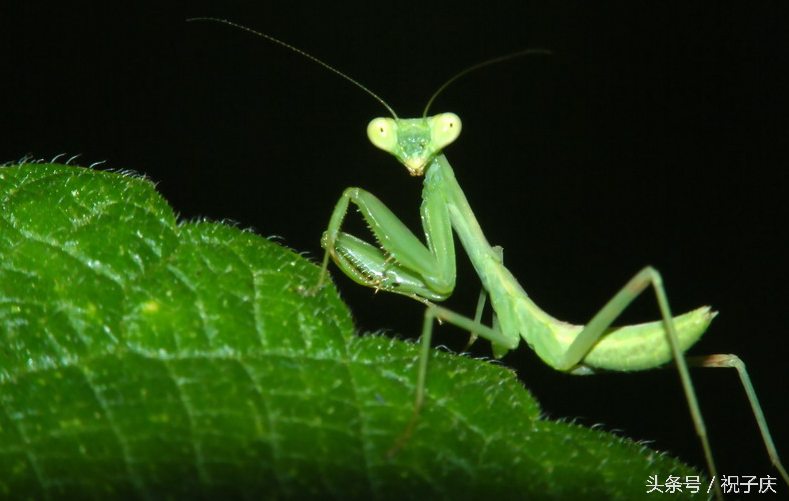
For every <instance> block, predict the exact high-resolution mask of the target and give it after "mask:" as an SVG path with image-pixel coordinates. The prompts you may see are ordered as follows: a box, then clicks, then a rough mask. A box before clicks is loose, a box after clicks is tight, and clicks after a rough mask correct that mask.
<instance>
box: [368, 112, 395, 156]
mask: <svg viewBox="0 0 789 501" xmlns="http://www.w3.org/2000/svg"><path fill="white" fill-rule="evenodd" d="M367 137H368V138H370V142H371V143H373V145H374V146H375V147H376V148H380V149H382V150H384V151H386V152H389V153H393V152H394V149H395V145H396V144H397V130H396V124H395V121H394V120H393V119H391V118H375V119H373V121H371V122H370V124H369V125H368V126H367Z"/></svg>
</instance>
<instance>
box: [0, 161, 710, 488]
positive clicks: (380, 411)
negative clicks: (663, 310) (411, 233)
mask: <svg viewBox="0 0 789 501" xmlns="http://www.w3.org/2000/svg"><path fill="white" fill-rule="evenodd" d="M0 203H2V211H1V212H0V498H2V499H31V500H32V499H45V500H59V499H96V500H99V499H101V500H110V499H189V500H198V499H250V500H253V499H254V500H261V499H267V500H268V499H312V498H314V499H342V500H353V499H363V500H366V499H397V500H400V499H431V500H439V499H447V500H450V499H451V500H453V501H454V500H459V499H479V498H481V497H483V496H484V497H486V498H496V499H540V500H548V499H606V500H609V499H623V500H633V499H638V498H644V497H647V494H646V492H647V488H646V484H647V481H648V478H649V476H653V475H657V476H658V479H659V481H660V482H661V483H663V482H665V480H666V479H667V478H668V477H669V476H670V475H672V476H676V477H680V481H683V480H684V479H685V478H684V477H685V476H687V475H698V472H695V471H693V470H691V469H690V468H688V467H686V466H684V465H682V464H681V463H679V462H677V461H676V460H674V459H672V458H669V457H667V456H665V455H663V454H660V453H657V452H654V451H652V450H650V449H648V448H646V447H644V446H642V445H639V444H636V443H633V442H630V441H628V440H625V439H622V438H620V437H617V436H614V435H611V434H607V433H604V432H602V431H599V430H591V429H586V428H583V427H580V426H576V425H573V424H570V423H564V422H551V421H547V420H541V419H539V416H540V410H539V408H538V406H537V404H536V402H535V401H534V399H533V398H532V397H531V396H530V395H529V394H528V393H527V392H526V390H524V388H523V387H522V386H521V385H520V384H519V382H518V381H517V379H516V378H515V375H514V374H513V373H512V372H511V371H509V370H507V369H506V368H505V367H503V366H501V365H494V364H491V363H488V362H485V361H480V360H471V359H468V358H464V357H460V356H454V355H450V354H446V353H442V352H438V351H434V352H433V353H432V354H431V361H430V372H429V375H428V388H427V400H426V405H425V409H424V412H423V414H422V417H421V418H420V420H419V422H418V425H417V427H416V431H415V433H414V435H413V437H412V438H411V439H410V440H409V441H408V442H407V444H406V445H405V447H404V448H403V449H402V450H401V451H400V452H399V453H398V454H396V455H395V456H394V457H393V458H389V457H387V454H386V452H387V451H388V450H389V449H390V448H391V447H392V446H393V444H394V443H395V442H396V440H397V438H398V437H399V436H400V435H401V433H402V432H403V430H404V429H405V426H406V423H407V422H408V420H409V418H410V416H411V411H412V405H413V402H412V400H413V396H414V380H415V374H416V370H415V369H416V361H417V358H418V351H419V350H418V346H416V345H414V344H411V343H406V342H401V341H397V340H392V339H389V338H387V337H382V336H374V335H362V336H357V335H356V334H355V333H354V329H353V321H352V319H351V318H350V316H349V313H348V310H347V308H346V307H345V305H344V304H343V303H342V302H341V301H340V299H339V297H338V295H337V292H336V291H335V290H334V288H333V287H326V288H324V289H323V290H322V291H320V292H319V293H317V294H314V295H309V294H307V293H306V291H308V290H309V289H310V288H311V287H312V286H314V284H315V283H316V282H317V279H318V273H319V270H318V268H317V267H316V266H315V265H314V264H312V263H310V262H308V261H307V260H305V259H303V258H302V257H301V256H299V255H298V254H297V253H295V252H293V251H291V250H288V249H286V248H283V247H281V246H279V245H277V244H275V243H272V242H270V241H267V240H265V239H263V238H260V237H259V236H257V235H255V234H252V233H250V232H245V231H240V230H238V229H236V228H232V227H229V226H227V225H223V224H218V223H211V222H182V223H177V222H176V218H175V216H174V214H173V210H172V209H171V208H170V207H169V206H168V205H167V203H166V202H165V201H164V200H163V199H162V198H161V197H160V196H159V195H158V194H157V193H156V191H155V189H154V187H153V185H152V184H151V183H150V182H149V181H147V180H145V179H142V178H139V177H133V176H129V175H122V174H117V173H108V172H99V171H93V170H88V169H82V168H77V167H72V166H65V165H54V164H26V165H18V166H6V167H4V168H2V169H0ZM705 487H706V486H704V485H702V492H704V490H706V488H705ZM682 495H683V494H673V495H672V499H678V498H681V497H682ZM684 495H687V493H685V494H684ZM652 496H654V494H653V495H652ZM695 498H696V497H694V499H695Z"/></svg>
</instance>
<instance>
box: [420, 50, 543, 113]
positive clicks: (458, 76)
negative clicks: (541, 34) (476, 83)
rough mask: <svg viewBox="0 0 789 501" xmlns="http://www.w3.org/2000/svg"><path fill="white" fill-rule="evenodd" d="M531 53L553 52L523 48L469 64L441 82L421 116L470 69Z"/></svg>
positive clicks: (474, 69) (473, 69)
mask: <svg viewBox="0 0 789 501" xmlns="http://www.w3.org/2000/svg"><path fill="white" fill-rule="evenodd" d="M533 54H543V55H546V56H552V55H553V52H551V51H549V50H547V49H524V50H521V51H518V52H513V53H512V54H507V55H506V56H499V57H494V58H493V59H488V60H487V61H482V62H481V63H477V64H475V65H474V66H469V67H468V68H466V69H465V70H463V71H461V72H460V73H458V74H456V75H455V76H453V77H452V78H450V79H449V80H447V81H446V82H444V83H443V84H441V87H439V88H438V90H437V91H435V92H434V93H433V95H432V96H430V99H428V101H427V104H426V105H425V111H423V112H422V118H427V112H428V110H429V109H430V105H432V104H433V101H435V100H436V98H437V97H438V95H439V94H441V92H443V91H444V89H446V88H447V87H449V85H450V84H452V83H454V82H455V80H457V79H458V78H460V77H462V76H465V75H468V74H469V73H471V72H472V71H477V70H478V69H480V68H484V67H485V66H489V65H491V64H496V63H503V62H506V61H509V60H510V59H515V58H517V57H521V56H530V55H533Z"/></svg>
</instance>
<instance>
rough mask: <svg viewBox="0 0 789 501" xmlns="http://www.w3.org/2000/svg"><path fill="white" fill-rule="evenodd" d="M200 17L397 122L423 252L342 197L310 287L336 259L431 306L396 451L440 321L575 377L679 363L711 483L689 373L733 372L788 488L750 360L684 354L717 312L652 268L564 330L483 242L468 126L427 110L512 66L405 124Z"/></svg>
mask: <svg viewBox="0 0 789 501" xmlns="http://www.w3.org/2000/svg"><path fill="white" fill-rule="evenodd" d="M193 20H207V21H215V22H220V23H224V24H227V25H230V26H233V27H236V28H239V29H243V30H245V31H248V32H250V33H253V34H255V35H258V36H261V37H263V38H266V39H268V40H270V41H272V42H274V43H277V44H279V45H281V46H283V47H285V48H288V49H289V50H292V51H294V52H296V53H299V54H301V55H302V56H304V57H307V58H308V59H310V60H312V61H314V62H316V63H318V64H320V65H321V66H323V67H325V68H327V69H328V70H330V71H332V72H334V73H335V74H337V75H339V76H341V77H343V78H345V79H346V80H348V81H350V82H351V83H353V84H354V85H356V86H358V87H360V88H361V89H362V90H364V91H365V92H367V93H368V94H370V95H371V96H372V97H373V98H375V99H376V100H378V101H379V102H380V103H381V104H383V106H384V107H385V108H386V109H387V110H388V111H389V113H390V114H391V118H376V119H374V120H373V121H371V122H370V123H369V125H368V128H367V134H368V138H369V139H370V141H371V142H372V144H373V145H374V146H376V147H377V148H379V149H381V150H383V151H385V152H387V153H390V154H392V155H393V156H395V158H396V159H397V160H398V161H399V162H400V163H401V164H402V165H403V166H404V167H405V168H406V170H407V172H408V173H409V174H410V175H411V176H414V177H422V178H424V185H423V192H422V204H421V208H420V214H421V220H422V229H423V232H424V237H425V243H423V242H422V240H420V238H419V237H418V236H417V235H415V234H414V233H413V232H412V231H411V230H409V229H408V228H407V227H406V226H405V225H404V224H403V223H402V222H401V221H400V219H399V218H398V217H397V216H396V215H395V214H394V213H393V212H391V211H390V210H389V209H388V208H387V207H386V206H385V205H384V204H383V203H382V202H381V201H380V200H379V199H378V198H376V197H375V196H374V195H372V194H371V193H369V192H367V191H365V190H363V189H361V188H347V189H346V190H345V191H344V192H343V194H342V196H341V198H340V200H339V202H338V203H337V204H336V206H335V208H334V211H333V212H332V215H331V218H330V222H329V225H328V229H327V230H326V232H325V233H324V234H323V238H322V240H321V245H322V247H323V248H324V249H325V253H324V258H323V261H322V266H321V275H320V279H319V281H318V283H317V285H316V287H315V291H317V290H320V289H321V288H322V287H323V285H324V284H325V283H326V281H327V276H328V267H329V261H333V262H334V263H335V264H336V265H337V266H338V267H339V268H340V270H341V271H342V272H343V273H345V274H346V275H347V276H349V277H350V278H351V279H353V280H354V281H355V282H357V283H359V284H361V285H364V286H367V287H371V288H373V289H375V290H376V291H383V292H391V293H396V294H401V295H404V296H407V297H410V298H411V299H414V300H416V301H419V302H421V303H423V304H424V305H425V306H426V310H425V315H424V323H423V328H422V336H421V348H420V358H419V362H418V364H417V374H416V391H415V397H414V409H413V414H412V417H411V420H410V421H409V423H408V425H407V427H406V429H405V432H404V433H403V434H402V435H401V436H400V438H399V439H398V440H397V442H396V444H395V445H394V446H393V448H392V449H391V450H390V454H395V453H396V452H397V451H398V450H399V449H400V448H402V447H404V446H405V445H406V444H407V441H408V439H409V437H410V436H411V434H413V433H414V430H415V425H416V423H417V421H418V419H419V415H420V412H421V409H422V407H423V406H424V405H425V390H426V387H427V384H428V381H427V374H428V361H429V357H430V348H431V337H432V332H433V326H434V323H435V322H436V321H443V322H447V323H450V324H454V325H457V326H459V327H461V328H463V329H465V330H467V331H469V332H470V333H471V342H473V341H474V340H475V339H477V338H478V337H482V338H485V339H487V340H488V341H489V342H491V344H492V348H493V353H494V356H495V357H496V358H501V357H503V356H504V355H506V354H507V352H509V351H510V350H514V349H516V348H517V347H518V346H519V345H520V342H521V341H524V342H526V344H527V345H528V346H529V347H530V348H531V349H532V350H533V351H535V353H536V354H537V355H538V356H539V357H540V358H541V359H542V360H543V361H544V362H545V363H546V364H547V365H549V366H550V367H552V368H554V369H556V370H558V371H562V372H567V373H570V374H576V375H588V374H595V373H598V372H604V371H640V370H648V369H653V368H660V367H662V366H664V365H666V364H669V363H671V362H672V361H673V362H674V363H675V365H676V367H677V370H678V372H679V375H680V379H681V381H682V386H683V390H684V393H685V397H686V400H687V402H688V407H689V410H690V413H691V416H692V419H693V423H694V427H695V429H696V433H697V435H698V436H699V440H700V442H701V445H702V449H703V451H704V455H705V459H706V462H707V467H708V471H709V474H710V476H711V477H712V478H713V479H717V478H719V477H718V473H717V468H716V465H715V461H714V459H713V455H712V451H711V448H710V443H709V438H708V436H707V432H706V428H705V424H704V419H703V417H702V414H701V411H700V409H699V405H698V400H697V397H696V393H695V389H694V386H693V383H692V380H691V376H690V372H689V369H688V367H689V366H693V367H729V368H734V369H736V370H737V372H738V375H739V377H740V380H741V383H742V385H743V388H744V390H745V393H746V395H747V397H748V400H749V402H750V405H751V408H752V411H753V413H754V416H755V418H756V421H757V423H758V425H759V428H760V431H761V434H762V438H763V441H764V444H765V447H766V449H767V452H768V454H769V456H770V459H771V461H772V463H773V464H774V466H775V468H776V469H777V470H778V471H779V473H780V476H781V477H782V478H783V480H784V481H785V482H786V483H787V484H789V475H788V474H787V472H786V469H785V468H784V466H783V464H782V463H781V461H780V459H779V456H778V452H777V450H776V448H775V445H774V443H773V440H772V437H771V434H770V431H769V428H768V426H767V423H766V420H765V418H764V414H763V412H762V410H761V406H760V404H759V401H758V398H757V395H756V392H755V390H754V388H753V385H752V383H751V381H750V378H749V376H748V373H747V370H746V369H745V365H744V364H743V362H742V361H741V360H740V359H739V358H738V357H737V356H735V355H708V356H694V357H686V356H685V354H684V353H685V351H687V350H688V349H689V348H690V347H691V346H692V345H693V344H695V343H696V342H697V341H698V340H699V338H700V337H701V336H702V335H703V333H704V332H705V331H706V330H707V328H708V327H709V325H710V323H711V321H712V320H713V318H714V317H715V315H716V312H714V311H712V310H711V308H709V307H706V306H705V307H701V308H697V309H696V310H693V311H690V312H687V313H684V314H682V315H678V316H674V315H673V314H672V312H671V308H670V306H669V302H668V298H667V295H666V292H665V289H664V286H663V278H662V276H661V275H660V273H659V272H658V271H657V270H656V269H654V268H652V267H649V266H647V267H645V268H643V269H642V270H640V271H639V272H638V273H636V274H635V275H634V276H633V277H632V278H631V279H630V280H629V281H628V282H627V283H626V284H625V285H624V287H622V288H621V289H620V290H619V292H617V293H616V294H615V295H614V296H613V297H612V298H611V299H610V300H609V301H608V302H607V303H606V304H605V305H604V306H603V307H602V308H601V309H600V310H599V311H598V312H597V313H596V314H595V315H594V316H593V317H592V319H591V320H590V321H589V322H588V323H587V324H585V325H573V324H570V323H567V322H563V321H560V320H557V319H556V318H554V317H552V316H551V315H549V314H548V313H546V312H545V311H543V310H542V309H541V308H540V307H539V306H537V305H536V303H535V302H534V301H533V300H532V299H531V298H530V297H529V296H528V294H527V293H526V292H525V291H524V289H523V288H522V287H521V285H520V284H519V283H518V281H517V280H516V279H515V277H514V276H513V275H512V273H510V271H509V270H508V269H507V268H506V267H505V265H504V259H503V251H502V249H501V248H499V247H496V246H492V245H490V244H489V243H488V240H487V239H486V237H485V235H484V233H483V231H482V228H481V226H480V224H479V222H478V221H477V219H476V217H475V216H474V213H473V211H472V209H471V207H470V205H469V203H468V201H467V199H466V197H465V195H464V193H463V190H462V189H461V187H460V184H459V182H458V181H457V179H456V177H455V174H454V171H453V169H452V167H451V166H450V164H449V162H448V160H447V158H446V156H445V154H444V149H445V148H447V147H448V146H449V145H450V144H452V143H453V142H454V141H455V140H456V139H457V138H458V136H459V134H460V132H461V129H462V123H461V120H460V118H459V117H458V116H457V115H455V114H453V113H441V114H438V115H434V116H431V117H428V110H429V108H430V105H431V104H432V101H433V99H434V98H435V97H436V95H438V93H439V92H441V91H442V90H443V89H444V88H445V87H446V86H447V85H449V84H450V83H451V82H453V81H454V80H455V79H457V78H459V77H460V76H462V75H464V74H466V73H468V72H470V71H473V70H476V69H478V68H480V67H482V66H485V65H487V64H491V63H493V62H497V61H500V60H502V59H506V58H507V57H505V58H497V59H494V60H490V61H486V62H484V63H482V64H479V65H476V66H474V67H471V68H469V69H467V70H465V71H464V72H462V73H460V74H458V75H456V76H455V77H453V78H452V79H450V80H449V81H448V82H447V83H446V84H444V85H443V86H442V87H441V88H439V90H438V91H437V92H436V93H435V94H434V95H433V97H432V98H431V99H430V101H429V102H428V104H427V106H426V107H425V111H424V113H423V116H422V117H421V118H416V119H401V118H398V117H397V115H396V113H395V112H394V110H393V109H392V108H391V107H390V106H389V105H387V104H386V103H385V102H384V101H383V100H382V99H381V98H379V97H378V96H377V95H376V94H374V93H373V92H372V91H370V90H369V89H367V88H366V87H364V86H362V85H360V84H359V83H358V82H356V81H355V80H353V79H352V78H350V77H348V76H347V75H345V74H344V73H341V72H340V71H338V70H336V69H335V68H333V67H331V66H328V65H327V64H325V63H323V62H322V61H320V60H318V59H316V58H314V57H313V56H311V55H309V54H306V53H304V52H303V51H301V50H299V49H297V48H295V47H293V46H291V45H289V44H286V43H284V42H282V41H280V40H278V39H275V38H273V37H271V36H269V35H266V34H264V33H260V32H258V31H255V30H252V29H250V28H247V27H244V26H241V25H238V24H235V23H232V22H230V21H226V20H222V19H215V18H195V19H193ZM534 52H545V51H522V52H521V53H517V54H514V55H512V56H508V57H514V56H518V55H522V54H525V53H534ZM350 205H354V206H356V208H358V210H359V212H360V213H361V214H362V217H363V218H364V220H365V221H366V222H367V224H368V226H369V228H370V230H371V232H372V233H373V235H374V236H375V239H376V241H377V243H376V244H371V243H368V242H366V241H364V240H362V239H360V238H358V237H355V236H353V235H351V234H349V233H346V232H344V231H342V225H343V221H344V219H345V217H346V215H347V212H348V209H349V207H350ZM453 231H454V233H455V234H456V235H457V236H458V238H459V240H460V242H461V245H462V247H463V249H464V251H465V252H466V254H467V255H468V257H469V259H470V261H471V263H472V265H473V267H474V269H475V271H476V273H477V275H478V276H479V278H480V281H481V282H482V289H483V290H482V293H481V295H480V300H479V301H478V305H477V309H476V312H475V315H474V317H473V318H471V317H466V316H463V315H460V314H457V313H455V312H453V311H450V310H448V309H446V308H444V307H441V306H438V305H437V304H436V303H437V302H441V301H443V300H445V299H447V298H448V297H449V296H451V294H452V293H453V291H454V288H455V280H456V267H455V265H456V254H455V247H454V237H453ZM648 288H651V289H653V291H654V293H655V296H656V299H657V304H658V308H659V310H660V315H661V319H660V320H658V321H654V322H649V323H644V324H637V325H626V326H621V327H612V325H613V322H614V321H615V320H616V319H617V317H619V315H620V314H621V313H622V312H623V311H624V310H625V309H627V307H628V306H629V305H630V303H631V302H632V301H633V300H634V299H635V298H636V297H638V296H639V295H640V294H641V293H642V292H644V291H645V290H646V289H648ZM488 300H489V301H490V304H491V305H492V309H493V312H494V315H493V321H492V325H491V326H486V325H483V324H482V323H481V318H482V313H483V310H484V308H485V306H486V303H487V302H488ZM714 488H715V493H716V497H718V498H719V499H722V492H721V489H720V486H719V483H718V482H715V483H714Z"/></svg>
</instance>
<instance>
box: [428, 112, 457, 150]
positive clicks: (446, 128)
mask: <svg viewBox="0 0 789 501" xmlns="http://www.w3.org/2000/svg"><path fill="white" fill-rule="evenodd" d="M432 120H433V122H432V124H431V131H432V134H433V144H434V145H435V147H436V149H437V150H441V149H443V148H444V147H445V146H447V145H449V144H450V143H452V142H453V141H454V140H455V139H457V137H458V136H459V135H460V129H461V125H460V117H459V116H457V115H455V114H454V113H442V114H440V115H436V116H434V117H433V119H432Z"/></svg>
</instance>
